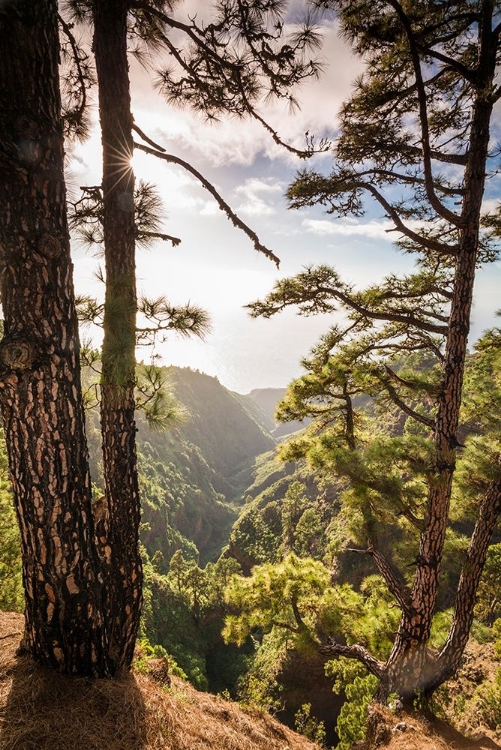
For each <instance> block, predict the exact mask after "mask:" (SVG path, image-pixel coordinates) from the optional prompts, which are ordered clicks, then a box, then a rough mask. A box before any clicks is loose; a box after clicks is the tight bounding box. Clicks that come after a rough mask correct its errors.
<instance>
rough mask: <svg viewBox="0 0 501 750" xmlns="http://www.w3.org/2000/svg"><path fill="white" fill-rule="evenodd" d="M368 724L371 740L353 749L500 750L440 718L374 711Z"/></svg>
mask: <svg viewBox="0 0 501 750" xmlns="http://www.w3.org/2000/svg"><path fill="white" fill-rule="evenodd" d="M369 722H370V723H372V726H373V730H374V731H373V736H372V738H371V741H366V742H361V743H357V745H355V746H354V748H353V750H375V748H384V749H385V750H497V749H498V748H501V745H499V744H498V743H497V742H495V741H494V740H493V739H491V738H490V737H486V736H479V737H475V738H472V737H465V736H464V735H463V734H461V733H460V732H458V731H457V730H456V729H454V727H452V726H451V725H450V724H448V723H447V722H446V721H442V720H441V719H432V720H429V721H428V720H426V719H423V718H420V717H418V716H416V715H406V714H402V715H400V716H395V714H393V713H391V712H390V711H388V710H385V709H381V708H379V707H378V708H375V709H373V711H372V715H371V718H370V719H369Z"/></svg>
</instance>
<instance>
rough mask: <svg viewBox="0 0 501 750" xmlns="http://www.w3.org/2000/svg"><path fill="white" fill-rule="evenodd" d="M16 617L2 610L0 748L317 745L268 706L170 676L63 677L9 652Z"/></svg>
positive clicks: (307, 749) (180, 749) (188, 749)
mask: <svg viewBox="0 0 501 750" xmlns="http://www.w3.org/2000/svg"><path fill="white" fill-rule="evenodd" d="M21 629H22V617H21V616H19V615H13V614H6V613H2V612H0V748H1V750H157V749H158V750H160V749H162V750H318V747H317V746H316V745H314V744H312V743H311V742H308V741H307V740H306V739H305V738H304V737H301V736H299V735H297V734H295V733H294V732H292V731H290V730H289V729H287V728H286V727H284V726H282V725H281V724H279V723H278V722H277V721H275V720H274V719H272V718H271V717H269V716H268V715H266V714H261V713H260V712H258V711H250V710H249V711H244V710H243V709H242V708H241V707H240V706H238V705H237V704H235V703H230V702H227V701H224V700H223V699H221V698H218V697H215V696H212V695H208V694H206V693H199V692H197V691H196V690H194V688H192V687H191V686H190V685H188V684H187V683H185V682H183V681H182V680H180V679H178V678H176V677H172V678H171V681H170V686H169V687H166V685H165V680H164V675H162V670H161V669H160V670H158V674H157V677H156V679H155V678H154V677H153V676H150V675H143V674H131V675H126V676H124V677H122V678H119V679H116V680H97V681H92V680H87V679H75V678H67V677H63V676H61V675H58V674H55V673H54V672H53V671H51V670H47V669H43V668H41V667H38V666H36V665H35V664H34V663H33V662H32V661H31V660H30V659H28V658H27V657H18V658H16V656H15V650H16V648H17V645H18V643H19V639H20V635H21Z"/></svg>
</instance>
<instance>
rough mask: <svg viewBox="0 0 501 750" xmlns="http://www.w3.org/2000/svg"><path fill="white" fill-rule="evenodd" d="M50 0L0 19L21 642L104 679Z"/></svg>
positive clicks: (6, 388)
mask: <svg viewBox="0 0 501 750" xmlns="http://www.w3.org/2000/svg"><path fill="white" fill-rule="evenodd" d="M58 55H59V42H58V32H57V3H56V0H39V1H38V2H33V1H32V0H16V2H14V3H9V2H7V4H5V3H4V4H3V6H2V11H1V13H0V67H1V70H2V74H1V77H0V102H1V103H2V104H1V106H2V108H1V109H0V208H1V210H0V264H1V271H2V273H1V282H0V283H1V294H2V305H3V311H4V318H5V330H4V338H3V340H2V342H1V343H0V404H1V410H2V416H3V420H4V424H5V435H6V442H7V449H8V455H9V463H10V470H11V474H12V486H13V491H14V498H15V504H16V510H17V516H18V520H19V525H20V530H21V540H22V562H23V578H24V587H25V593H26V612H25V616H26V632H25V641H24V642H25V646H26V647H27V649H28V650H29V652H30V653H31V654H32V655H33V656H34V657H35V659H37V660H38V661H40V662H42V663H44V664H47V665H49V666H51V667H55V668H58V669H61V670H63V671H65V672H69V673H73V674H80V675H107V674H109V673H110V670H109V665H108V662H107V656H106V652H107V636H106V633H105V627H104V619H103V614H102V611H101V597H102V579H101V578H100V574H99V559H98V556H97V554H96V550H95V546H94V540H93V518H92V507H91V490H90V477H89V469H88V456H87V444H86V438H85V429H84V414H83V406H82V398H81V389H80V368H79V342H78V327H77V318H76V314H75V307H74V292H73V278H72V264H71V259H70V248H69V235H68V227H67V222H66V203H65V200H66V195H65V184H64V176H63V156H64V154H63V136H62V125H61V119H60V109H61V107H60V98H59V88H58V85H59V77H58Z"/></svg>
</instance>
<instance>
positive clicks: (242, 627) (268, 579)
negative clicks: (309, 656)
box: [223, 553, 330, 645]
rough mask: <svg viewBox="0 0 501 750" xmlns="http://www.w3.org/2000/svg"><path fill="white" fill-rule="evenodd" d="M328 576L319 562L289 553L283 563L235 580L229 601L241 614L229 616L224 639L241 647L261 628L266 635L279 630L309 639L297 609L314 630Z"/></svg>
mask: <svg viewBox="0 0 501 750" xmlns="http://www.w3.org/2000/svg"><path fill="white" fill-rule="evenodd" d="M329 580H330V576H329V572H328V570H327V569H326V568H325V567H324V566H323V565H322V564H321V563H319V562H318V561H315V560H311V559H308V558H306V559H299V558H298V557H297V556H296V555H295V554H294V553H290V554H289V555H287V557H286V558H285V559H284V560H283V561H282V562H280V563H278V564H276V565H272V564H271V563H264V564H263V565H259V566H256V567H255V568H254V569H253V571H252V576H251V577H250V578H243V577H241V576H240V577H237V576H235V577H234V578H233V579H232V580H231V581H230V584H229V586H228V588H227V590H226V601H227V603H228V605H229V606H230V607H231V608H234V609H235V610H236V611H238V613H239V614H236V615H228V617H227V618H226V621H225V628H224V631H223V636H224V638H225V640H226V641H228V642H234V643H237V644H238V645H242V644H243V643H244V641H245V640H246V638H247V637H248V636H249V635H250V634H251V633H252V632H253V631H254V629H256V628H259V629H261V630H263V631H265V632H267V631H270V630H271V629H272V628H273V627H274V626H280V627H283V628H285V629H286V630H288V631H290V632H291V633H292V634H294V635H295V637H296V640H301V638H304V637H305V638H306V639H308V631H307V629H306V627H305V625H304V623H302V622H301V621H298V619H297V617H296V616H295V614H294V611H295V609H296V608H297V609H298V610H299V611H300V612H302V613H303V614H304V615H305V617H308V618H309V620H310V623H311V625H310V627H312V628H313V626H314V623H315V620H316V617H317V616H318V614H319V611H320V610H321V608H322V599H323V595H324V593H325V591H326V589H327V588H328V586H329Z"/></svg>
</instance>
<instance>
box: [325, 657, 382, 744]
mask: <svg viewBox="0 0 501 750" xmlns="http://www.w3.org/2000/svg"><path fill="white" fill-rule="evenodd" d="M326 674H328V675H330V676H331V677H334V678H335V682H334V686H333V690H334V692H335V693H340V692H344V694H345V695H346V700H345V702H344V703H343V706H342V708H341V711H340V713H339V717H338V720H337V724H336V732H337V734H338V737H339V744H338V745H337V746H336V747H337V748H338V750H349V748H351V746H352V745H353V743H354V742H358V741H359V740H363V739H365V729H366V721H367V709H368V707H369V704H370V702H371V701H372V698H373V697H374V693H375V690H376V688H377V685H378V681H377V679H376V677H374V675H371V674H368V673H367V670H366V669H365V668H364V667H363V666H362V665H361V664H360V663H358V662H357V661H354V660H353V659H345V658H343V657H341V658H340V659H337V660H336V661H329V662H327V664H326Z"/></svg>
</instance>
